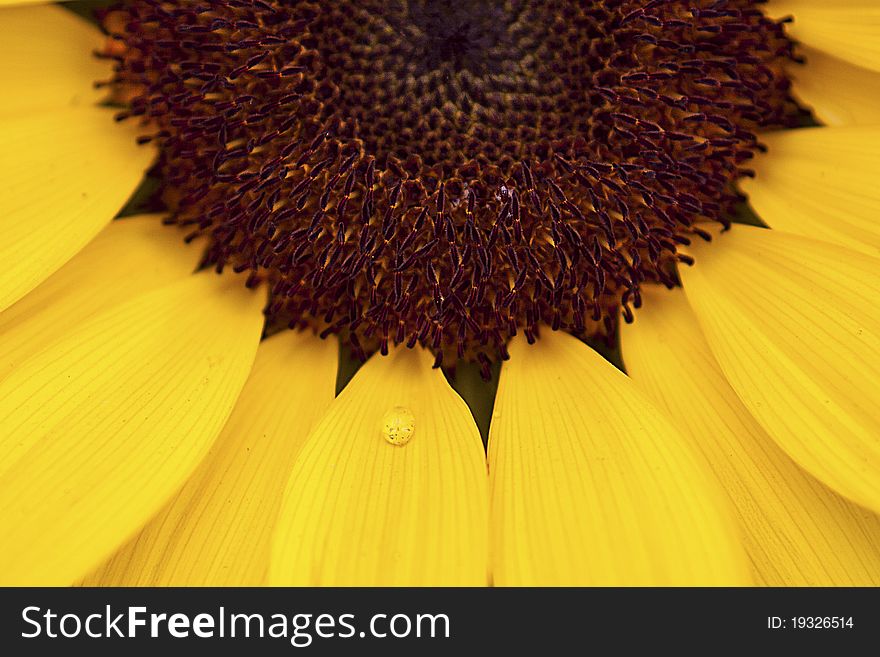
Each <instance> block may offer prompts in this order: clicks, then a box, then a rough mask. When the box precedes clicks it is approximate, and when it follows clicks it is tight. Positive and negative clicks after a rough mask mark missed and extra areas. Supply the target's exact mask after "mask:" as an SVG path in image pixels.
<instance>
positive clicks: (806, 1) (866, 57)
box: [767, 0, 880, 71]
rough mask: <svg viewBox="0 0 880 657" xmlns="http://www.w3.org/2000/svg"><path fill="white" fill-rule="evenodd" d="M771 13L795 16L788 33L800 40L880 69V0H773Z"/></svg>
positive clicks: (843, 57) (769, 11)
mask: <svg viewBox="0 0 880 657" xmlns="http://www.w3.org/2000/svg"><path fill="white" fill-rule="evenodd" d="M767 10H768V13H769V14H770V15H771V16H774V17H777V18H779V17H783V16H793V17H794V22H793V23H791V24H789V25H788V28H787V30H788V34H789V36H790V37H791V38H793V39H796V40H797V41H802V42H803V43H805V44H806V45H808V46H812V47H814V48H818V49H819V50H823V51H825V52H827V53H828V54H830V55H834V56H835V57H839V58H840V59H845V60H847V61H849V62H851V63H853V64H856V65H857V66H862V67H865V68H870V69H873V70H875V71H880V4H878V3H877V1H876V0H837V1H836V2H831V1H829V0H771V2H770V3H769V4H768V5H767Z"/></svg>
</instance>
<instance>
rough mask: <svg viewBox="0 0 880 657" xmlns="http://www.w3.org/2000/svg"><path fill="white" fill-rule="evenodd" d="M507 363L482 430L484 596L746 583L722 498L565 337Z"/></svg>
mask: <svg viewBox="0 0 880 657" xmlns="http://www.w3.org/2000/svg"><path fill="white" fill-rule="evenodd" d="M510 352H511V354H510V355H511V358H510V360H509V361H508V362H506V363H505V364H504V366H503V367H502V369H501V381H500V383H499V386H498V395H497V397H496V400H495V410H494V415H493V417H492V423H491V425H490V428H489V473H490V486H491V495H492V498H491V499H492V517H491V525H490V526H491V550H492V562H493V563H492V570H493V577H494V581H495V583H496V584H500V585H505V586H506V585H562V586H573V585H574V586H577V585H594V586H596V585H598V586H602V585H615V586H627V585H714V584H740V583H746V582H748V581H749V579H748V574H747V570H748V569H747V564H746V560H745V554H744V553H743V551H742V548H741V546H740V544H739V537H738V536H737V534H736V532H735V521H734V520H733V518H732V516H731V515H730V513H729V509H728V506H727V502H726V500H724V499H723V493H722V492H721V491H720V489H719V488H718V487H717V485H716V484H715V483H714V482H713V481H711V479H710V477H709V476H708V475H707V473H706V471H705V466H704V464H702V463H701V462H699V461H698V460H697V459H696V458H695V456H694V454H693V453H692V452H691V451H690V450H689V448H688V447H687V446H686V444H685V440H684V439H683V438H682V437H681V436H680V435H679V434H678V433H677V432H676V431H675V430H674V429H673V428H672V426H671V425H670V424H669V422H668V420H667V419H666V418H665V417H664V416H663V415H662V414H661V413H660V412H659V411H657V410H656V408H655V407H654V406H653V405H652V404H651V403H650V402H649V401H648V399H647V397H646V396H645V395H644V393H642V392H641V391H640V390H639V389H638V388H637V387H636V386H635V385H633V384H632V383H631V382H630V381H629V380H628V379H627V378H626V376H624V375H623V374H622V373H621V372H620V371H619V370H617V369H616V368H614V366H613V365H611V364H610V363H608V362H607V361H605V360H604V359H603V358H602V357H601V356H599V354H597V353H596V352H595V351H593V350H592V349H590V348H589V347H588V346H586V345H585V344H583V343H582V342H580V341H579V340H577V339H576V338H574V337H571V336H569V335H566V334H563V333H554V332H551V331H549V330H545V331H544V332H543V333H542V335H541V338H540V340H538V342H537V344H535V345H532V346H529V345H527V344H525V342H524V341H523V340H522V339H520V338H517V339H515V340H514V341H513V342H512V344H511V348H510Z"/></svg>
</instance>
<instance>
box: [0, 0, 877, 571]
mask: <svg viewBox="0 0 880 657" xmlns="http://www.w3.org/2000/svg"><path fill="white" fill-rule="evenodd" d="M3 4H11V5H16V4H19V5H22V6H10V7H3V8H2V9H0V30H2V40H0V49H2V50H0V55H2V58H3V66H2V67H0V84H2V88H3V89H4V90H5V92H4V102H3V105H2V107H0V140H2V155H0V181H2V183H0V185H2V190H3V192H2V196H0V203H2V209H3V212H2V214H0V226H2V229H3V240H2V244H0V263H2V265H3V266H2V269H0V310H2V312H0V441H2V450H0V537H2V538H0V555H2V564H3V569H2V571H3V580H4V583H6V584H13V585H22V584H26V585H38V584H57V585H68V584H77V583H84V584H88V585H261V584H282V585H353V584H357V585H477V586H479V585H486V584H492V583H494V584H495V585H585V584H586V585H749V584H766V585H877V584H878V583H880V519H878V516H877V515H876V514H877V512H880V438H878V437H880V405H878V380H880V341H878V337H880V309H878V300H880V277H878V272H880V260H878V255H880V230H878V228H877V226H878V223H877V217H876V216H875V215H876V214H877V212H878V211H880V183H878V172H880V6H878V5H877V4H876V2H875V1H874V0H838V1H837V2H834V3H828V2H827V1H824V0H772V1H771V2H770V3H767V4H765V3H762V2H757V1H754V2H753V1H750V0H692V1H689V2H684V1H683V0H653V1H651V2H647V1H642V0H607V1H605V2H593V1H592V0H578V1H577V2H568V1H562V0H506V1H501V0H499V1H497V2H448V1H444V0H381V1H378V0H377V1H373V0H360V1H355V0H340V1H339V2H334V3H320V2H311V1H308V0H296V1H293V2H281V1H279V0H261V1H255V0H235V1H225V2H220V1H219V0H192V1H188V0H131V1H130V2H127V3H126V4H123V5H120V6H117V7H114V8H111V9H101V10H100V11H99V12H98V18H99V20H98V21H97V22H96V21H93V20H89V19H88V16H91V15H92V14H91V7H90V6H83V5H77V6H76V8H75V9H76V11H70V10H69V9H68V8H65V7H60V6H41V5H36V4H35V5H31V4H29V3H27V2H15V1H14V0H13V2H11V3H9V2H4V3H3ZM87 15H88V16H87ZM99 26H100V27H99ZM114 119H116V120H115V121H114ZM136 190H138V191H137V193H135V192H136ZM163 224H166V225H164V226H163ZM361 363H363V364H362V365H361ZM355 370H356V371H355ZM352 372H354V373H353V374H352ZM349 378H350V380H349ZM450 382H451V383H450ZM496 386H497V390H496ZM337 388H339V390H337ZM493 394H494V399H493ZM463 397H464V399H463ZM465 400H467V402H466V401H465ZM481 430H482V434H483V435H482V436H481ZM484 436H485V437H487V440H488V446H487V447H486V446H484V442H483V439H482V438H483V437H484Z"/></svg>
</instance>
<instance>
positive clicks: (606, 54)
mask: <svg viewBox="0 0 880 657" xmlns="http://www.w3.org/2000/svg"><path fill="white" fill-rule="evenodd" d="M111 17H112V19H113V20H108V21H107V25H108V26H114V27H113V28H109V29H110V31H111V33H112V34H113V36H114V38H116V39H118V40H119V41H121V44H120V45H121V46H122V47H119V48H113V49H110V51H108V52H112V53H114V54H113V55H112V56H113V57H115V58H116V59H117V69H116V74H115V79H114V84H115V85H116V86H117V87H118V88H119V90H120V92H122V93H124V94H125V96H126V97H127V98H128V99H129V104H130V109H128V110H127V111H126V112H125V113H124V116H127V117H128V116H136V117H142V119H143V121H144V126H145V135H146V136H145V140H146V139H152V140H154V141H155V142H157V143H158V144H159V146H160V152H161V162H160V164H159V170H160V172H161V175H162V178H163V181H164V183H163V184H164V198H165V201H166V203H167V204H168V206H169V210H170V212H171V216H170V222H172V223H175V224H179V225H182V226H187V227H189V232H190V235H191V236H197V235H198V236H205V237H207V238H208V244H209V246H208V249H207V252H206V262H207V263H210V264H212V265H215V266H216V267H217V268H218V269H220V268H223V267H232V268H234V269H235V270H237V271H249V272H250V282H251V283H252V284H256V283H258V282H266V283H268V285H269V288H270V291H271V297H270V302H269V305H268V307H267V310H266V312H267V316H268V318H269V320H270V322H271V324H272V325H274V326H278V325H289V326H313V327H316V328H317V329H318V330H319V331H321V332H323V333H325V334H330V333H340V334H341V335H342V336H343V337H344V338H345V339H347V340H348V341H350V343H351V345H352V346H353V348H354V350H355V351H356V352H357V353H359V354H360V355H365V354H366V353H368V352H371V351H374V350H376V349H382V350H385V349H387V347H388V345H389V343H405V344H408V345H411V346H412V345H414V344H416V343H420V344H422V345H424V346H426V347H428V348H430V349H431V350H433V352H434V353H435V354H436V355H437V359H438V362H440V361H445V362H451V361H454V360H455V359H456V358H466V359H469V360H478V361H480V362H482V363H483V364H484V365H486V364H487V363H488V362H489V361H490V360H494V359H495V358H497V357H498V356H500V357H502V358H503V357H505V355H506V351H505V343H506V341H507V340H508V338H509V337H510V336H512V335H514V334H515V333H516V332H518V331H525V332H526V334H527V335H529V336H530V337H531V336H534V334H535V332H536V330H537V327H538V325H539V324H541V323H547V324H549V325H551V326H552V327H554V328H563V329H565V330H568V331H570V332H572V333H575V334H578V335H583V336H603V335H604V336H609V335H613V333H614V330H615V323H616V318H617V317H618V316H619V315H620V313H621V308H623V309H624V315H625V316H627V315H628V314H629V307H630V305H638V303H639V286H640V284H641V283H643V282H645V281H658V282H661V283H665V284H668V285H673V284H675V274H674V266H675V263H676V261H679V260H686V256H683V255H680V254H678V253H677V246H678V245H681V244H685V243H687V241H688V239H689V238H690V237H691V236H693V235H695V234H696V235H700V234H702V231H701V230H700V229H699V228H697V227H696V225H697V224H698V223H699V222H704V221H707V220H714V221H721V222H724V221H726V219H725V217H727V216H728V214H729V212H730V211H731V209H732V207H733V205H734V204H735V203H736V202H737V201H738V196H737V194H736V193H735V190H734V183H735V181H736V179H737V178H738V177H740V176H742V175H748V174H749V171H748V170H747V169H745V168H744V166H745V165H746V163H747V161H748V160H749V158H751V157H752V156H753V154H754V152H755V150H756V148H757V147H758V143H757V140H756V137H755V131H756V130H758V129H759V128H767V127H776V126H784V125H789V124H791V123H792V121H793V117H795V116H796V113H797V108H796V106H795V104H794V103H793V101H792V100H791V98H790V96H789V82H788V80H787V79H786V77H785V75H784V72H783V65H784V64H785V61H786V60H787V59H789V58H790V57H791V48H792V45H791V42H790V41H788V40H787V38H786V37H785V34H784V31H783V29H782V26H781V25H780V24H778V23H777V22H774V21H772V20H770V19H768V18H766V17H765V16H764V15H763V14H762V12H761V11H760V7H759V6H758V4H757V3H755V2H751V1H747V0H729V1H724V0H711V1H710V0H701V1H694V0H687V1H678V0H666V1H663V0H654V1H652V2H646V1H644V0H602V1H598V0H597V1H592V0H580V1H578V0H507V1H501V0H498V1H489V0H480V1H467V0H459V1H454V0H433V1H432V0H361V1H355V0H337V1H334V2H309V1H296V0H291V1H289V2H280V1H278V0H253V1H244V0H233V1H229V0H222V1H221V0H198V1H194V2H164V1H163V2H159V1H149V0H139V1H136V2H132V3H130V4H128V5H126V6H125V7H124V8H123V9H121V10H120V11H119V12H116V13H114V14H112V15H111Z"/></svg>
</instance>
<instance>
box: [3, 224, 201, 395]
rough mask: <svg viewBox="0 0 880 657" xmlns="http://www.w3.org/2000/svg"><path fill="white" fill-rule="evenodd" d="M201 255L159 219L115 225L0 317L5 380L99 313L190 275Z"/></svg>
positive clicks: (105, 230)
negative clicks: (49, 346) (28, 361)
mask: <svg viewBox="0 0 880 657" xmlns="http://www.w3.org/2000/svg"><path fill="white" fill-rule="evenodd" d="M199 253H200V249H198V248H195V247H194V246H193V245H189V246H186V245H184V243H183V236H182V235H181V233H180V231H179V230H175V229H173V228H169V227H167V226H162V225H161V221H160V218H159V216H157V215H152V216H149V215H146V216H142V217H129V218H126V219H122V220H118V221H113V222H111V223H110V225H109V226H107V227H106V228H105V229H104V230H103V231H101V232H100V233H99V234H98V236H97V237H96V238H95V239H94V240H92V241H91V242H90V243H89V244H87V245H86V247H85V248H84V249H83V250H82V251H80V252H79V253H78V254H77V255H76V256H74V257H73V259H72V260H70V262H68V263H67V264H66V265H64V266H63V267H62V268H61V269H59V270H58V271H57V272H55V273H54V274H53V275H52V276H50V277H49V278H48V279H46V280H45V281H44V282H43V283H42V284H41V285H39V286H38V287H37V288H36V289H35V290H33V291H32V292H30V293H29V294H27V295H26V296H25V297H24V298H23V299H21V300H19V301H18V303H15V304H13V305H12V306H11V307H10V308H7V309H6V310H5V311H4V312H2V313H0V379H2V378H3V377H4V376H6V375H7V374H8V373H9V372H11V371H12V370H13V369H14V368H15V366H16V365H17V364H19V363H21V362H22V361H23V360H24V359H26V358H28V357H29V356H31V355H33V354H35V353H37V352H38V351H41V350H42V349H44V348H45V347H46V346H48V345H49V344H51V343H52V342H54V341H55V340H57V339H59V338H61V337H64V336H66V335H67V334H68V333H69V332H70V330H71V328H72V327H74V326H76V325H77V324H79V323H80V322H82V321H83V320H85V319H88V318H89V317H91V316H93V315H94V314H95V313H97V312H100V311H101V310H104V309H106V308H110V307H111V306H115V305H118V304H120V303H122V302H123V301H125V300H127V299H131V298H132V297H136V296H138V295H140V294H142V293H144V292H147V291H149V290H152V289H155V288H157V287H162V286H164V285H167V284H168V283H171V282H172V281H175V280H177V279H179V278H182V277H184V276H187V275H189V274H191V273H192V272H193V271H194V270H195V267H196V265H197V264H198V258H199Z"/></svg>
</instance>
